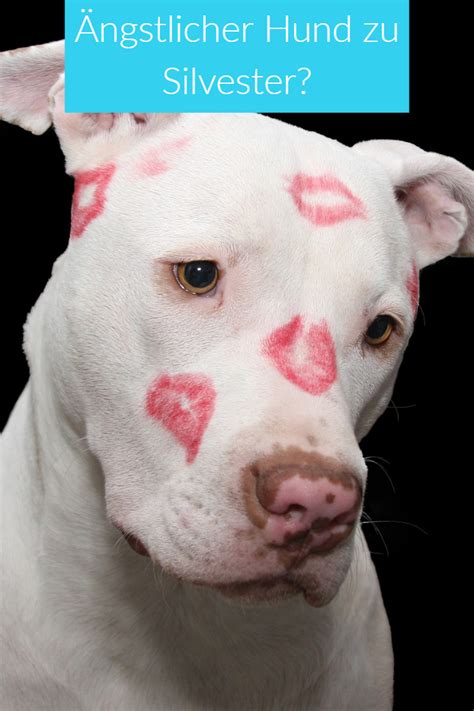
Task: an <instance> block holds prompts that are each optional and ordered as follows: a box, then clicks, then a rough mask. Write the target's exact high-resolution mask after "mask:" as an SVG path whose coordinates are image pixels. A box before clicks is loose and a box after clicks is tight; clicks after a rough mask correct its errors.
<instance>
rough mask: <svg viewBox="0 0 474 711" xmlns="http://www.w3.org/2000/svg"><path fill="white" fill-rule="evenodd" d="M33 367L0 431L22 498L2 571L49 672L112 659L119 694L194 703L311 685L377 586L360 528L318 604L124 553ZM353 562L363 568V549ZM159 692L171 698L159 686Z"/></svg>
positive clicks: (98, 476)
mask: <svg viewBox="0 0 474 711" xmlns="http://www.w3.org/2000/svg"><path fill="white" fill-rule="evenodd" d="M38 376H39V372H38V369H36V372H35V369H33V375H32V378H31V379H30V382H29V383H28V385H27V387H26V388H25V391H24V393H23V394H22V396H21V398H20V400H19V402H18V403H17V406H16V408H15V410H14V412H13V414H12V417H11V419H10V422H9V424H8V426H7V428H6V430H5V433H4V435H3V442H2V444H3V448H4V452H5V456H6V464H7V468H8V474H7V477H8V483H7V486H8V490H9V495H11V496H12V499H11V501H12V502H16V503H15V504H14V506H17V507H18V506H19V505H20V504H21V506H22V509H21V510H19V511H18V510H17V511H14V510H12V511H11V512H10V517H9V518H8V521H7V528H8V529H9V531H8V535H9V538H8V541H7V547H8V548H9V556H10V557H9V566H8V564H7V566H8V567H9V570H7V573H6V575H7V579H8V580H10V581H11V585H12V588H11V594H12V597H13V592H12V591H13V590H16V595H17V596H18V597H17V600H16V604H18V605H19V606H20V607H21V609H22V610H23V611H24V616H25V615H26V617H27V618H28V619H29V620H30V623H29V624H33V627H35V628H36V629H33V638H35V639H36V643H37V644H38V645H39V646H40V649H39V650H38V651H39V653H40V654H41V657H42V658H43V659H45V660H47V664H48V668H49V671H50V673H51V675H52V676H55V677H58V675H60V677H61V681H62V683H64V684H65V685H67V684H68V679H70V678H71V677H70V675H71V674H73V676H74V678H75V679H79V686H80V687H81V688H82V687H84V688H86V687H87V685H88V684H89V683H90V675H91V669H93V670H96V669H97V670H98V674H99V675H100V678H102V679H103V680H105V679H107V671H110V665H111V659H113V664H114V665H116V666H117V669H118V670H119V671H120V670H127V674H126V677H127V679H126V681H124V682H123V684H124V689H123V691H124V693H130V688H134V683H135V684H136V685H137V687H140V688H142V689H143V688H147V687H150V694H152V695H153V689H152V688H151V687H155V686H156V687H157V688H158V687H159V688H160V689H161V691H163V689H166V688H170V689H171V690H174V691H173V692H170V693H171V694H172V693H175V690H176V689H180V690H181V691H180V693H183V694H184V695H186V694H187V693H189V694H192V696H193V698H195V697H196V696H198V697H199V698H202V700H203V703H204V704H205V701H206V699H207V698H209V699H212V698H214V699H215V698H216V694H217V693H219V694H220V696H221V698H222V699H223V698H224V697H225V696H228V697H229V699H235V698H236V695H237V697H238V696H239V695H240V698H241V699H242V704H243V705H242V706H241V708H244V707H245V708H251V707H256V706H255V705H252V699H253V698H254V699H255V703H256V702H257V698H259V696H258V694H261V689H262V686H264V687H266V686H267V685H268V689H269V691H268V694H269V695H273V694H274V695H275V699H282V698H288V700H290V695H291V694H293V693H296V689H297V688H299V689H300V690H301V689H303V688H307V687H308V686H309V685H314V684H316V683H317V679H318V676H319V675H320V674H321V673H322V672H323V670H324V668H326V667H327V665H328V662H329V660H330V659H331V658H332V657H334V655H336V654H338V652H339V650H341V649H342V648H343V647H344V645H345V644H346V639H345V635H346V634H347V630H350V631H351V632H350V633H351V635H354V619H355V618H356V614H355V610H356V609H357V606H358V602H359V600H360V596H361V595H362V594H364V589H367V590H370V589H371V586H373V584H374V583H373V579H372V574H369V575H368V576H367V580H366V581H365V582H364V581H363V580H361V576H358V575H356V570H357V559H359V566H360V556H365V555H366V548H365V546H364V544H363V543H362V537H361V536H358V537H357V538H358V542H357V550H356V552H355V555H354V563H353V568H352V569H351V570H350V571H349V574H348V576H347V578H346V581H345V583H344V584H343V586H342V588H341V589H340V591H339V593H338V595H337V596H336V598H335V599H334V600H333V602H332V603H331V604H330V605H328V606H326V607H324V608H321V609H314V608H312V607H310V606H309V605H308V604H307V603H305V602H304V600H303V598H302V597H301V596H298V597H295V598H292V599H290V600H287V601H284V602H281V603H279V604H277V605H272V606H268V607H255V608H248V607H240V606H239V605H238V604H231V603H230V602H228V601H226V600H224V599H222V598H220V597H219V596H218V595H217V593H215V592H213V591H211V590H207V589H205V588H203V589H201V588H196V587H195V586H192V585H190V584H187V583H183V582H180V581H177V580H175V579H173V578H171V577H170V576H168V575H167V574H165V573H164V572H163V571H161V570H160V569H156V568H154V567H153V565H152V563H151V561H150V559H148V558H143V557H140V556H138V555H137V554H136V553H134V552H133V551H132V550H131V549H130V548H129V546H128V545H127V544H126V542H125V540H124V539H123V538H122V537H121V536H120V534H119V532H118V531H117V530H116V529H115V527H114V526H113V525H112V524H111V523H110V522H109V521H108V519H107V516H106V510H105V498H104V477H103V473H102V470H101V467H100V463H99V462H98V461H97V460H96V459H95V458H94V457H93V455H92V454H91V453H90V452H89V451H88V449H87V442H86V440H85V438H81V437H80V436H78V433H77V432H74V430H73V428H72V427H71V425H70V419H69V418H68V414H67V413H66V412H64V411H63V410H62V408H61V407H60V405H59V404H58V401H57V400H56V399H55V394H54V389H53V388H51V387H49V385H48V383H47V381H44V380H43V379H42V378H39V377H38ZM8 505H9V504H8V502H7V506H8ZM12 506H13V504H12ZM16 561H21V568H20V569H19V568H18V566H17V563H16ZM363 562H364V568H365V569H366V570H367V566H369V567H370V566H371V563H370V560H367V565H365V561H363ZM369 573H370V571H369ZM372 594H373V592H372V590H371V595H372ZM348 618H349V619H350V620H351V624H345V620H347V619H348ZM65 629H66V630H68V631H69V632H68V634H67V635H64V630H65ZM318 660H319V663H318ZM101 666H103V667H104V668H103V669H102V670H101V669H100V668H101ZM229 670H232V673H231V674H230V673H229ZM130 678H132V684H131V685H130ZM288 679H291V680H292V682H291V684H290V685H289V686H288V682H287V680H288ZM295 679H299V680H300V684H299V686H298V685H296V686H295V682H294V680H295ZM243 680H244V681H245V683H244V681H243ZM114 684H115V685H114V686H113V689H112V687H111V690H110V693H113V694H117V693H118V690H119V689H120V683H118V682H117V683H115V682H114ZM243 686H244V687H245V688H243ZM290 687H291V688H290ZM217 690H219V691H217ZM160 693H161V692H160ZM137 698H138V697H137ZM184 698H185V696H183V697H182V699H181V702H182V703H184V701H183V700H184ZM267 698H269V696H268V697H267ZM170 703H172V704H176V703H178V702H177V699H176V698H175V697H173V698H172V697H171V696H170ZM182 707H183V708H184V706H182Z"/></svg>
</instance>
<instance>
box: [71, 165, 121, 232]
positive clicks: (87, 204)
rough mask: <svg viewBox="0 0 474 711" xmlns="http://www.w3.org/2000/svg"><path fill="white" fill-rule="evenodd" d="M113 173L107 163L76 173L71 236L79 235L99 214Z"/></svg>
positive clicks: (112, 168) (112, 169)
mask: <svg viewBox="0 0 474 711" xmlns="http://www.w3.org/2000/svg"><path fill="white" fill-rule="evenodd" d="M114 173H115V165H114V164H113V163H109V164H107V165H102V166H100V167H99V168H94V170H84V171H82V172H80V173H76V175H75V176H74V177H75V186H74V196H73V198H72V215H71V237H72V238H76V237H80V236H81V235H82V234H83V232H84V231H85V229H86V228H87V227H88V225H89V224H90V223H91V222H92V220H95V219H96V218H97V217H99V215H101V214H102V213H103V211H104V208H105V198H106V192H107V188H108V186H109V183H110V181H111V180H112V176H113V174H114Z"/></svg>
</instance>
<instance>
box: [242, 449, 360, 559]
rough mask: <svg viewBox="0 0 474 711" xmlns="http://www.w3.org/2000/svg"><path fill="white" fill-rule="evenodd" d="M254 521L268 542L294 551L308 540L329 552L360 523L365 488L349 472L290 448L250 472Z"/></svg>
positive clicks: (258, 461) (341, 467)
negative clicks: (309, 538)
mask: <svg viewBox="0 0 474 711" xmlns="http://www.w3.org/2000/svg"><path fill="white" fill-rule="evenodd" d="M250 469H251V472H252V474H253V477H254V487H253V491H250V492H249V490H248V488H247V492H248V493H249V494H250V496H253V501H252V502H250V501H249V500H248V502H247V503H248V504H249V503H250V507H248V510H249V511H250V516H251V518H253V522H254V523H256V525H258V526H259V527H260V528H262V533H263V536H264V538H265V539H266V541H267V542H268V543H270V544H274V545H277V546H282V547H287V548H290V549H291V548H293V547H294V546H295V545H299V544H302V543H303V542H305V541H307V540H308V537H310V534H311V542H312V543H313V544H314V545H313V550H317V549H321V550H325V551H326V550H330V549H331V548H333V547H334V546H335V545H337V543H339V541H340V540H342V539H343V538H346V537H347V536H348V535H349V534H350V532H351V531H352V529H353V526H354V523H355V522H356V520H357V517H358V514H359V509H360V503H361V498H362V497H361V485H360V484H359V481H358V479H357V477H356V475H355V473H353V472H352V471H351V470H349V469H348V468H347V467H344V466H343V465H342V464H339V463H338V462H336V461H335V460H332V459H328V458H326V457H323V456H322V455H319V454H317V453H309V452H304V451H302V450H297V449H292V450H291V452H282V453H281V454H280V455H274V456H271V457H264V458H262V459H260V460H257V461H256V462H254V463H253V464H252V465H251V467H250Z"/></svg>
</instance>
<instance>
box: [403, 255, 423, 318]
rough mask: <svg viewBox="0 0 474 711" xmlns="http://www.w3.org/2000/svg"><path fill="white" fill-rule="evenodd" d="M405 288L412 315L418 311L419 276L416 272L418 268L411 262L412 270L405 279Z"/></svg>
mask: <svg viewBox="0 0 474 711" xmlns="http://www.w3.org/2000/svg"><path fill="white" fill-rule="evenodd" d="M406 288H407V290H408V293H409V294H410V301H411V310H412V312H413V316H416V313H417V311H418V300H419V297H420V278H419V274H418V269H417V267H416V264H415V263H414V262H413V266H412V270H411V273H410V276H409V277H408V279H407V280H406Z"/></svg>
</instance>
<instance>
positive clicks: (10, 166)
mask: <svg viewBox="0 0 474 711" xmlns="http://www.w3.org/2000/svg"><path fill="white" fill-rule="evenodd" d="M46 7H47V11H46ZM443 7H444V6H442V5H441V7H439V8H436V7H435V5H434V3H420V2H412V7H411V111H410V113H409V114H399V115H398V114H358V115H356V114H344V115H330V114H307V115H305V114H295V115H289V114H287V115H281V114H280V115H279V116H278V118H280V119H283V120H287V121H289V122H291V123H294V124H297V125H300V126H303V127H305V128H310V129H312V130H315V131H317V132H319V133H322V134H325V135H327V136H330V137H332V138H336V139H338V140H340V141H342V142H343V143H347V144H349V145H351V144H353V143H355V142H357V141H360V140H366V139H370V138H395V139H401V140H406V141H410V142H412V143H416V144H418V145H420V146H421V147H422V148H424V149H426V150H432V151H436V152H438V153H444V154H446V155H450V156H454V157H455V158H457V159H458V160H460V161H462V162H463V163H466V164H468V165H471V166H472V156H471V136H470V130H469V129H468V120H472V113H471V112H470V110H469V114H470V116H468V103H467V102H468V92H470V87H471V83H472V78H471V72H470V71H469V66H468V64H466V63H465V60H464V53H463V47H464V46H465V45H466V44H467V43H468V42H470V38H469V26H470V23H469V22H468V18H467V10H466V16H465V17H463V15H462V12H461V13H459V12H458V13H457V14H454V11H453V14H452V15H451V13H450V11H449V8H446V7H444V9H442V8H443ZM453 7H455V6H453ZM457 7H460V6H459V5H458V6H457ZM0 32H1V35H0V50H6V49H13V48H16V47H21V46H29V45H32V44H40V43H43V42H49V41H52V40H54V39H60V38H62V37H63V36H64V33H63V10H62V3H60V2H56V1H55V2H52V1H51V0H50V2H48V4H47V5H45V4H43V3H35V4H30V5H24V4H22V3H17V4H16V5H15V6H13V7H12V6H10V21H9V23H8V24H7V23H6V22H5V21H3V22H2V26H1V30H0ZM0 151H1V154H0V155H1V172H2V198H3V199H2V212H1V218H2V244H1V251H2V257H3V260H2V282H3V287H4V293H3V305H4V307H3V329H2V331H3V336H4V340H3V349H2V355H3V359H2V360H3V372H4V377H5V380H4V384H3V388H2V390H3V397H2V401H1V413H0V416H1V425H3V424H4V422H6V419H7V417H8V414H9V412H10V410H11V408H12V406H13V405H14V403H15V401H16V399H17V397H18V395H19V394H20V392H21V389H22V387H23V385H24V383H25V382H26V379H27V375H28V373H27V367H26V363H25V359H24V356H23V354H22V349H21V341H22V324H23V323H24V321H25V318H26V315H27V313H28V311H29V309H30V308H31V306H32V305H33V304H34V302H35V301H36V299H37V297H38V295H39V294H40V293H41V291H42V290H43V288H44V285H45V283H46V281H47V279H48V278H49V276H50V273H51V266H52V263H53V261H54V258H55V257H56V256H57V255H58V254H60V253H61V252H62V251H63V250H64V249H65V247H66V245H67V241H68V234H69V216H70V199H71V195H72V179H71V178H69V177H67V176H65V174H64V161H63V157H62V154H61V152H60V149H59V145H58V142H57V139H56V137H55V135H54V133H53V132H52V131H48V133H46V134H45V135H43V136H41V137H37V136H33V135H31V134H29V133H27V132H25V131H22V130H21V129H19V128H17V127H15V126H9V125H7V124H4V123H2V124H0ZM473 275H474V259H472V260H469V259H453V258H450V259H446V260H444V261H443V262H441V263H439V264H437V265H434V266H431V267H428V268H427V269H426V270H424V271H423V272H422V275H421V310H422V313H420V314H419V316H418V320H417V325H416V330H415V334H414V336H413V338H412V340H411V343H410V345H409V347H408V350H407V353H406V355H405V360H404V363H403V365H402V368H401V371H400V375H399V378H398V383H397V386H396V390H395V393H394V398H393V400H394V402H395V404H396V405H397V406H398V411H397V410H396V409H395V408H393V407H391V408H389V409H388V410H387V411H386V412H385V414H384V415H383V416H382V417H381V418H380V420H379V421H378V423H377V424H376V425H375V427H374V428H373V430H372V432H371V433H370V434H369V436H368V437H367V438H366V439H365V441H364V442H363V451H364V454H365V455H369V456H373V455H376V456H379V457H382V458H383V459H385V460H387V462H388V463H386V462H381V463H382V464H383V466H384V467H385V468H386V469H387V472H388V474H389V475H390V477H391V479H392V480H393V484H394V486H395V493H394V492H393V491H392V488H391V484H390V482H389V479H388V477H387V476H386V475H385V474H384V472H383V471H381V470H380V469H379V468H378V467H377V466H376V465H370V467H369V484H368V492H367V498H366V507H365V510H366V511H367V512H368V513H369V514H370V516H371V517H372V518H373V519H374V520H375V521H384V523H379V524H378V527H379V530H380V534H381V535H382V536H383V538H384V543H383V542H382V540H381V537H380V536H379V535H378V533H377V532H376V531H375V530H374V529H373V527H372V526H370V525H365V526H364V529H365V533H366V535H367V537H368V540H369V545H370V548H371V550H372V551H373V553H374V560H375V563H376V565H377V569H378V573H379V577H380V581H381V586H382V592H383V596H384V599H385V603H386V607H387V611H388V615H389V618H390V622H391V627H392V634H393V642H394V649H395V659H396V666H395V702H396V703H395V708H396V709H397V710H403V711H405V710H411V709H431V708H434V707H437V708H446V709H450V711H455V710H457V709H464V708H466V709H468V708H471V707H472V705H471V704H470V703H468V701H467V687H468V685H469V682H470V679H469V676H467V673H468V672H467V665H465V664H464V657H465V652H463V651H462V647H463V646H464V644H465V643H467V644H468V648H469V647H470V644H469V637H468V630H467V626H468V619H467V618H468V611H470V605H469V604H468V595H469V592H470V591H469V587H468V583H467V579H466V571H469V570H470V568H471V562H472V553H471V550H470V545H469V543H470V541H469V540H466V536H467V537H468V538H469V537H470V532H469V524H470V517H471V516H472V513H471V509H472V503H471V502H472V484H471V479H472V473H473V466H472V459H471V456H469V455H470V454H471V453H472V447H473V439H474V437H473V434H474V433H473V418H472V397H473V387H472V372H473V368H472V365H473V349H472V345H471V344H472V323H473V319H472V284H473ZM393 522H396V523H393ZM404 522H407V523H408V524H414V525H407V523H404ZM418 527H419V528H418ZM420 529H423V531H425V532H423V531H421V530H420ZM471 542H472V537H471ZM466 682H467V683H466ZM461 694H462V695H463V697H464V699H463V700H462V699H461ZM130 711H132V710H130ZM136 711H140V710H139V709H137V710H136ZM242 711H250V710H244V709H243V710H242ZM295 711H296V710H295ZM334 711H338V710H337V709H334Z"/></svg>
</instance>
